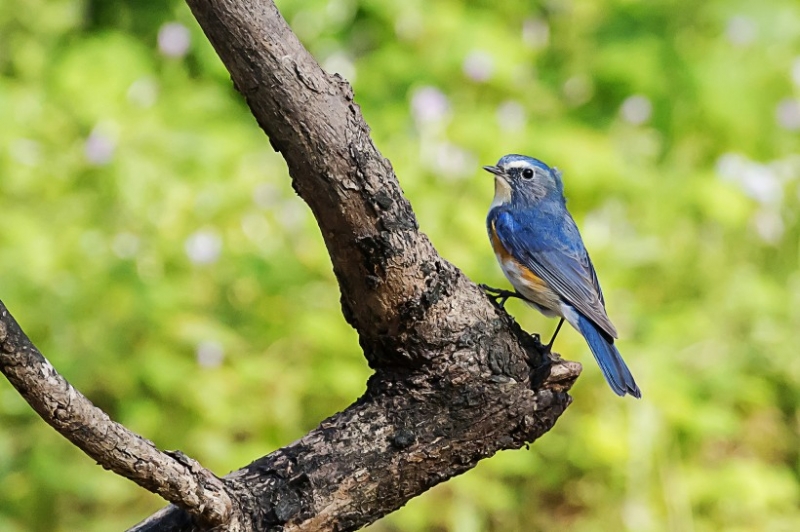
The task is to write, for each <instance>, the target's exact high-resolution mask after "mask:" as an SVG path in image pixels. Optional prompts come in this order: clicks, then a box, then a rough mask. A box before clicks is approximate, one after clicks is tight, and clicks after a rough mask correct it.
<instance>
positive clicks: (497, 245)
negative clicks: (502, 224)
mask: <svg viewBox="0 0 800 532" xmlns="http://www.w3.org/2000/svg"><path fill="white" fill-rule="evenodd" d="M492 249H494V254H495V255H497V256H498V257H499V258H500V260H501V261H502V262H505V261H507V260H509V259H511V258H512V257H511V253H509V252H508V250H507V249H506V248H505V246H504V245H503V243H502V242H500V238H499V237H498V236H497V229H495V228H494V220H492Z"/></svg>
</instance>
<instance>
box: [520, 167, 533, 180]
mask: <svg viewBox="0 0 800 532" xmlns="http://www.w3.org/2000/svg"><path fill="white" fill-rule="evenodd" d="M522 177H524V178H525V179H531V178H532V177H533V170H531V169H530V168H525V169H524V170H523V171H522Z"/></svg>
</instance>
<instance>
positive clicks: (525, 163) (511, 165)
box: [506, 161, 534, 169]
mask: <svg viewBox="0 0 800 532" xmlns="http://www.w3.org/2000/svg"><path fill="white" fill-rule="evenodd" d="M533 167H534V165H532V164H531V163H529V162H528V161H514V162H511V163H508V164H507V165H506V169H508V168H533Z"/></svg>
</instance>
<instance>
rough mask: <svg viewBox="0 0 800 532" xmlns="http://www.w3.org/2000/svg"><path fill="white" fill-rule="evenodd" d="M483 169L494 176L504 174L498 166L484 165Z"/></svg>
mask: <svg viewBox="0 0 800 532" xmlns="http://www.w3.org/2000/svg"><path fill="white" fill-rule="evenodd" d="M483 169H484V170H486V171H487V172H489V173H490V174H494V175H496V176H500V177H503V176H504V175H506V173H505V172H504V171H503V169H502V168H500V167H499V166H484V167H483Z"/></svg>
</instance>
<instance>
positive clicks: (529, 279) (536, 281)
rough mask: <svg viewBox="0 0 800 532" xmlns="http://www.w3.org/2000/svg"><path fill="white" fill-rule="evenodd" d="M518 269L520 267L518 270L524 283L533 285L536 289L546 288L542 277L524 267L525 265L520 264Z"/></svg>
mask: <svg viewBox="0 0 800 532" xmlns="http://www.w3.org/2000/svg"><path fill="white" fill-rule="evenodd" d="M517 264H519V263H517ZM519 269H520V272H521V273H522V278H523V279H525V282H526V283H528V284H530V285H533V286H535V287H536V288H537V289H542V290H544V289H545V288H547V285H546V284H545V282H544V279H542V278H541V277H539V276H538V275H536V274H535V273H533V272H532V271H531V270H529V269H528V268H526V267H525V266H523V265H521V264H520V266H519Z"/></svg>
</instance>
